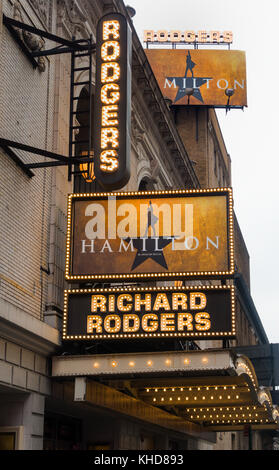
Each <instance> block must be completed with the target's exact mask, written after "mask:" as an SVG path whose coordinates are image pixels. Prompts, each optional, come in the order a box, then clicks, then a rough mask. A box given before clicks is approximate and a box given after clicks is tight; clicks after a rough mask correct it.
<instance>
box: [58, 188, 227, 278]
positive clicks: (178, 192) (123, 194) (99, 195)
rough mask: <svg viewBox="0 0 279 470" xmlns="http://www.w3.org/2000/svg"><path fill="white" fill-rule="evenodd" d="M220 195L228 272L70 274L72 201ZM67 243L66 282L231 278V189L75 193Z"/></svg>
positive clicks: (71, 199)
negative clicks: (225, 222)
mask: <svg viewBox="0 0 279 470" xmlns="http://www.w3.org/2000/svg"><path fill="white" fill-rule="evenodd" d="M216 193H217V194H218V193H219V194H220V193H226V194H227V196H228V251H229V253H228V254H229V270H228V271H206V272H204V271H199V272H196V271H189V272H171V273H170V272H169V273H148V274H147V273H145V274H133V273H130V274H103V275H100V274H96V275H73V274H72V273H70V264H71V263H70V258H71V251H72V250H71V233H72V230H71V227H72V201H73V200H74V199H84V198H86V199H88V198H99V199H100V198H106V197H111V196H116V197H118V198H121V197H127V196H129V197H138V196H152V195H154V196H159V197H160V195H169V196H175V195H177V196H179V195H190V194H193V195H198V194H211V195H214V194H216ZM67 214H68V216H67V241H66V269H65V279H66V280H67V281H77V282H78V281H79V280H84V281H85V280H101V279H103V280H107V279H110V280H114V279H140V278H143V279H144V278H149V279H151V278H154V277H156V278H171V277H197V276H201V275H203V276H207V277H208V276H214V277H215V276H232V275H233V274H234V221H233V198H232V189H231V188H212V189H188V190H182V189H181V190H168V191H140V192H139V191H128V192H119V193H118V192H115V193H113V192H112V193H77V194H69V195H68V210H67Z"/></svg>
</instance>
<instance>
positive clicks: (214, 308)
mask: <svg viewBox="0 0 279 470" xmlns="http://www.w3.org/2000/svg"><path fill="white" fill-rule="evenodd" d="M233 336H235V296H234V287H233V286H198V287H197V286H187V287H185V286H184V287H163V288H160V287H146V288H145V287H142V288H133V287H129V288H111V289H72V290H66V291H65V304H64V322H63V339H64V340H77V339H79V340H89V339H102V340H107V339H117V340H123V339H129V338H130V339H144V338H173V337H181V338H191V339H194V338H198V339H209V338H211V339H213V338H217V339H221V338H228V337H230V338H232V337H233Z"/></svg>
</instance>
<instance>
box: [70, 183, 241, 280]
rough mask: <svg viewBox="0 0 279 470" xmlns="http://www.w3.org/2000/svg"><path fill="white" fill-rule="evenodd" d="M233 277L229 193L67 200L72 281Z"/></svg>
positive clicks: (111, 195)
mask: <svg viewBox="0 0 279 470" xmlns="http://www.w3.org/2000/svg"><path fill="white" fill-rule="evenodd" d="M233 271H234V249H233V212H232V191H231V189H227V188H225V189H224V188H217V189H208V190H173V191H145V192H128V193H97V194H96V193H95V194H71V195H69V198H68V232H67V252H66V279H67V280H69V281H79V280H110V281H112V282H114V281H115V280H119V279H122V280H125V279H141V280H143V279H153V280H157V279H169V278H172V279H176V278H181V277H185V276H192V277H208V276H215V277H220V276H228V275H232V274H233Z"/></svg>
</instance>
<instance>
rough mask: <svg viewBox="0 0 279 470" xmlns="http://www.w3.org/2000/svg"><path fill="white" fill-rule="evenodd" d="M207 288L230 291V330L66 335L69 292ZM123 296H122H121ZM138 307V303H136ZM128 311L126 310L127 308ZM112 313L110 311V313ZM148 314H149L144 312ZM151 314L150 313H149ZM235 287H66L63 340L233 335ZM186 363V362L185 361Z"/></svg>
mask: <svg viewBox="0 0 279 470" xmlns="http://www.w3.org/2000/svg"><path fill="white" fill-rule="evenodd" d="M197 289H200V290H208V291H212V290H215V291H218V290H227V291H230V293H231V320H232V331H221V332H202V331H200V332H194V333H193V332H174V333H171V332H166V333H152V331H150V332H148V333H121V334H116V333H113V334H111V335H110V334H109V333H108V334H105V333H104V334H87V335H67V321H68V295H69V294H97V293H100V294H102V293H120V292H121V293H123V296H124V295H125V294H127V296H128V295H129V292H137V293H143V292H147V293H149V292H161V291H162V290H164V291H170V292H172V291H174V292H177V291H181V292H185V291H186V292H187V291H193V290H195V291H196V290H197ZM123 298H124V297H123ZM150 303H151V297H150ZM138 308H139V309H140V304H139V305H138ZM127 311H128V310H127ZM111 314H112V313H111ZM146 315H149V314H146ZM151 315H152V313H151ZM235 328H236V327H235V287H234V286H233V285H225V286H223V285H221V286H178V287H175V286H169V287H121V288H117V287H111V288H106V289H101V288H99V289H66V290H65V291H64V315H63V329H62V334H63V336H62V337H63V340H76V339H81V340H88V339H115V338H120V339H123V338H127V339H129V338H149V337H154V338H163V337H186V338H187V337H188V338H193V337H196V338H199V337H211V338H221V337H223V336H226V337H228V338H229V337H233V336H235V334H236V329H235ZM185 364H186V363H185Z"/></svg>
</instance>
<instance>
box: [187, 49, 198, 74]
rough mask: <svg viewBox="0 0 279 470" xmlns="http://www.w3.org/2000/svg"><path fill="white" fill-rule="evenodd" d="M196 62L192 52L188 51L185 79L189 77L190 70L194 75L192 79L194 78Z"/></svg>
mask: <svg viewBox="0 0 279 470" xmlns="http://www.w3.org/2000/svg"><path fill="white" fill-rule="evenodd" d="M195 65H196V64H195V62H193V61H192V58H191V54H190V51H188V54H187V57H186V72H185V77H187V73H188V70H190V72H191V74H192V78H194V72H193V68H194V67H195Z"/></svg>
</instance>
